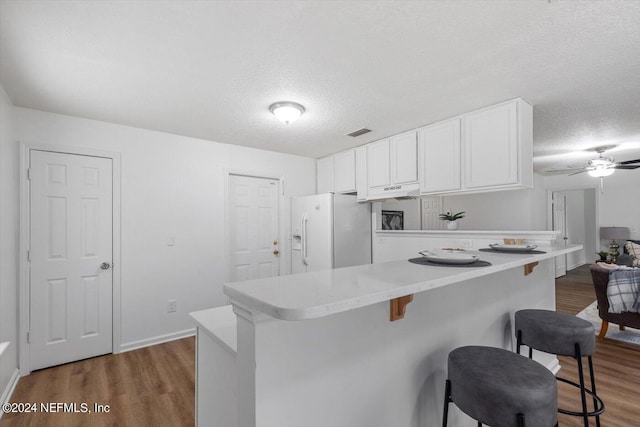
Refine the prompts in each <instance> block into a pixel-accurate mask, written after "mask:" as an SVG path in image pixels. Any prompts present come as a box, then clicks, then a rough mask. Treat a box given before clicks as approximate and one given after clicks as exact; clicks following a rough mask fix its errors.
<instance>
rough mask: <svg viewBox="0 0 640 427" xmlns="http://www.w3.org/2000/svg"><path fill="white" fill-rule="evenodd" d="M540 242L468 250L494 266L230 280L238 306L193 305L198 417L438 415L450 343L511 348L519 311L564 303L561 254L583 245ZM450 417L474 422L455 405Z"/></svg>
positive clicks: (279, 424) (315, 422) (259, 420)
mask: <svg viewBox="0 0 640 427" xmlns="http://www.w3.org/2000/svg"><path fill="white" fill-rule="evenodd" d="M538 249H541V251H543V252H544V253H529V254H513V253H497V252H479V251H470V252H473V253H475V254H478V255H480V258H481V260H483V261H487V262H489V263H490V264H491V265H489V266H486V267H463V266H459V267H458V266H456V267H450V266H426V265H418V264H414V263H410V262H408V261H407V260H401V261H391V262H382V263H377V264H371V265H363V266H357V267H347V268H341V269H335V270H326V271H319V272H312V273H304V274H298V275H290V276H280V277H274V278H269V279H261V280H251V281H245V282H236V283H230V284H227V285H226V286H225V293H226V294H227V295H228V296H229V297H230V299H231V303H232V306H233V313H235V316H234V314H233V313H232V312H231V308H229V307H219V308H215V309H211V310H204V311H202V312H197V313H193V317H194V319H195V320H196V321H197V323H198V352H197V366H198V368H197V369H198V372H197V383H198V384H197V387H196V389H197V393H196V399H197V423H198V425H199V426H205V425H207V426H225V427H229V426H242V427H299V426H305V427H359V426H362V427H376V426H380V427H382V426H391V425H394V426H395V425H398V426H400V425H401V426H412V427H413V426H415V427H418V426H433V425H439V423H441V416H442V404H443V395H444V380H445V377H446V361H447V355H448V353H449V351H451V350H452V349H453V348H456V347H459V346H462V345H474V344H475V345H491V346H496V347H501V348H506V349H513V348H514V341H515V340H514V330H513V314H514V312H515V311H517V310H519V309H522V308H547V309H554V307H555V293H554V258H555V257H556V256H559V255H563V254H567V253H570V252H573V251H577V250H580V249H581V246H579V245H566V246H565V245H561V246H551V245H550V246H539V248H538ZM410 295H412V297H409V296H410ZM390 301H391V302H390ZM394 301H395V303H396V305H395V306H394ZM400 301H404V302H409V301H410V302H409V304H408V305H406V307H404V308H405V309H406V314H404V318H398V320H395V321H391V320H390V317H391V318H393V316H392V315H391V316H390V314H391V313H390V312H391V311H392V310H394V309H395V308H397V304H398V302H400ZM394 307H395V308H394ZM396 317H402V316H396ZM234 329H235V331H236V334H235V336H233V333H231V334H230V331H232V332H233V330H234ZM534 357H535V358H536V359H537V360H538V361H540V362H541V363H542V364H544V365H545V366H547V367H548V368H549V369H551V370H557V369H558V367H559V366H558V362H557V359H556V358H555V357H552V356H550V355H545V354H541V353H537V352H535V356H534ZM449 425H451V426H454V425H455V426H475V425H476V424H475V423H474V422H473V421H471V420H470V419H468V418H467V417H466V416H465V415H464V414H461V413H460V412H459V411H458V410H457V409H455V410H454V409H453V407H452V414H451V415H450V423H449Z"/></svg>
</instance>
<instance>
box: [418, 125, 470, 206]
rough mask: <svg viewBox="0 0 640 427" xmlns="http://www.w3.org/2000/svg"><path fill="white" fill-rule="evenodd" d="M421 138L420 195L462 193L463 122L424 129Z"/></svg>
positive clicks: (419, 152)
mask: <svg viewBox="0 0 640 427" xmlns="http://www.w3.org/2000/svg"><path fill="white" fill-rule="evenodd" d="M418 138H419V143H418V159H419V165H420V167H419V175H420V192H421V193H434V192H441V191H455V190H460V188H461V177H460V167H461V166H460V164H461V162H460V160H461V155H460V146H461V140H460V138H461V136H460V119H452V120H447V121H445V122H440V123H437V124H435V125H432V126H427V127H425V128H422V129H420V130H419V131H418Z"/></svg>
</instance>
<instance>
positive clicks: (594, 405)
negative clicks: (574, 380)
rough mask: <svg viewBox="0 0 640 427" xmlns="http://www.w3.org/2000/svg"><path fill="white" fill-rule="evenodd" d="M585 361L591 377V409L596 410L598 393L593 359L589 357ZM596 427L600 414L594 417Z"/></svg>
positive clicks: (598, 425)
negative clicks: (587, 363)
mask: <svg viewBox="0 0 640 427" xmlns="http://www.w3.org/2000/svg"><path fill="white" fill-rule="evenodd" d="M587 360H588V361H589V377H591V391H593V407H594V408H597V407H598V399H596V397H595V396H597V395H598V393H597V392H596V378H595V376H594V375H593V359H592V358H591V356H589V357H588V358H587ZM594 410H595V409H594ZM596 426H597V427H600V414H597V415H596Z"/></svg>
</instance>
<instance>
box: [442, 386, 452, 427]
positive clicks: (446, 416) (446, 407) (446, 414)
mask: <svg viewBox="0 0 640 427" xmlns="http://www.w3.org/2000/svg"><path fill="white" fill-rule="evenodd" d="M450 402H451V381H449V380H447V382H446V383H445V385H444V410H443V412H442V427H447V421H448V419H449V403H450Z"/></svg>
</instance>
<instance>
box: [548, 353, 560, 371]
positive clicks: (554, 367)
mask: <svg viewBox="0 0 640 427" xmlns="http://www.w3.org/2000/svg"><path fill="white" fill-rule="evenodd" d="M561 367H562V366H560V361H559V360H558V358H557V357H554V358H553V360H552V361H551V362H549V363H548V364H547V369H548V370H550V371H551V372H552V373H553V375H556V374H557V373H558V371H560V368H561Z"/></svg>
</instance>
